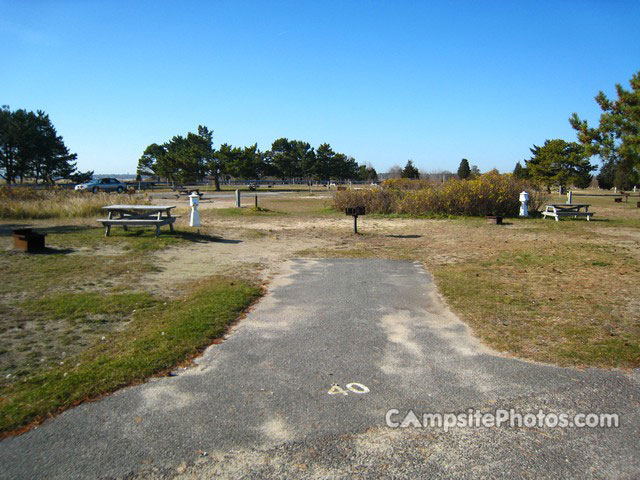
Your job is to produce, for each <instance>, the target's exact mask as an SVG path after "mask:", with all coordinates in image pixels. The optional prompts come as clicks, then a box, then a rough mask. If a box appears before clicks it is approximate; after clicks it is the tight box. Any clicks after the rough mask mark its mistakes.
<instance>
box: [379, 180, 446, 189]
mask: <svg viewBox="0 0 640 480" xmlns="http://www.w3.org/2000/svg"><path fill="white" fill-rule="evenodd" d="M433 183H434V182H431V181H430V180H427V179H420V180H412V179H410V178H389V179H387V180H384V181H383V182H382V183H381V184H380V186H381V187H382V188H385V189H389V190H423V189H425V188H430V187H431V186H433ZM436 183H437V182H436Z"/></svg>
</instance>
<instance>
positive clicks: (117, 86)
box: [0, 0, 640, 173]
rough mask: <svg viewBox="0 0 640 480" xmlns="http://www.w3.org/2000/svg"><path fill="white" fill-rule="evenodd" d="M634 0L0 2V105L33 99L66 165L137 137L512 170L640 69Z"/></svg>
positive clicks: (92, 162)
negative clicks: (207, 133)
mask: <svg viewBox="0 0 640 480" xmlns="http://www.w3.org/2000/svg"><path fill="white" fill-rule="evenodd" d="M638 25H640V2H638V1H615V0H613V1H601V2H595V1H589V0H582V1H560V0H558V1H555V2H540V1H535V2H534V1H531V2H507V1H504V2H492V1H482V2H480V1H457V2H456V1H452V2H427V1H424V2H400V1H397V2H391V1H385V2H383V1H379V2H373V1H360V2H356V1H339V2H303V1H292V2H271V1H263V2H241V1H230V2H211V1H202V2H188V1H168V0H166V1H165V0H155V1H151V2H142V1H140V2H124V1H123V2H108V1H104V2H97V1H96V2H91V1H67V2H65V1H49V2H43V1H35V0H32V1H3V0H0V58H1V59H2V61H1V62H0V103H1V104H7V105H9V106H10V107H11V108H12V109H17V108H26V109H30V110H36V109H42V110H44V111H45V112H47V113H48V114H49V115H50V117H51V119H52V120H53V122H54V124H55V126H56V127H57V129H58V132H59V134H61V135H62V136H63V137H64V140H65V143H66V144H67V146H68V147H69V148H70V149H71V151H73V152H77V153H78V167H79V168H80V169H81V170H88V169H91V170H95V171H96V173H126V172H135V168H136V164H137V159H138V158H139V157H140V155H141V154H142V151H143V150H144V148H145V147H146V146H147V145H148V144H150V143H153V142H158V143H162V142H164V141H167V140H169V139H170V138H171V136H173V135H176V134H186V133H187V132H188V131H195V130H196V129H197V126H198V124H203V125H206V126H208V127H209V128H211V129H213V130H214V141H215V143H216V145H219V144H220V143H224V142H227V143H231V144H233V145H239V146H244V145H249V144H253V143H254V142H258V146H259V147H260V148H261V149H263V150H264V149H268V148H269V147H270V145H271V142H272V141H273V140H274V139H276V138H278V137H288V138H290V139H301V140H306V141H308V142H310V143H311V144H312V145H313V146H317V145H319V144H320V143H322V142H329V143H330V144H331V145H332V146H333V147H334V149H335V150H337V151H340V152H343V153H346V154H349V155H352V156H354V157H355V158H356V159H357V160H358V161H359V162H361V163H364V162H370V163H372V164H373V165H374V166H375V167H376V168H377V169H378V170H379V171H386V170H387V169H388V168H389V167H391V166H392V165H394V164H401V165H404V164H405V163H406V161H407V159H413V160H414V162H415V163H416V164H417V166H418V167H419V168H420V169H422V170H426V171H433V170H440V169H449V170H455V169H457V167H458V164H459V162H460V159H461V158H463V157H466V158H468V159H469V161H470V162H471V163H472V164H476V165H478V166H479V167H480V169H481V170H483V171H484V170H488V169H490V168H494V167H495V168H498V169H500V170H502V171H510V170H512V169H513V166H514V165H515V163H516V161H518V160H522V159H524V158H528V156H529V153H530V152H529V148H530V147H531V146H532V145H533V144H534V143H535V144H541V143H543V142H544V140H545V139H547V138H564V139H566V140H574V139H575V134H574V132H573V130H572V129H571V127H570V125H569V123H568V118H569V116H570V115H571V113H572V112H574V111H575V112H578V113H579V114H580V115H581V116H583V117H585V118H587V119H591V120H597V118H598V116H599V110H598V107H597V105H596V103H595V101H594V100H593V97H594V96H595V95H596V94H597V92H598V91H599V90H604V91H605V92H607V93H612V92H613V91H614V85H615V83H622V84H623V85H627V86H628V80H629V79H630V78H631V75H632V74H633V73H634V72H636V71H638V70H640V41H639V40H638Z"/></svg>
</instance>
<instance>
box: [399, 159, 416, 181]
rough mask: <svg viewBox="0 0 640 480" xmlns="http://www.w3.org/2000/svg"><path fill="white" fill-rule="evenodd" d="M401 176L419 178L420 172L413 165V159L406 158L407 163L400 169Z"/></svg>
mask: <svg viewBox="0 0 640 480" xmlns="http://www.w3.org/2000/svg"><path fill="white" fill-rule="evenodd" d="M402 178H412V179H418V178H420V172H419V171H418V169H417V168H416V167H415V166H414V165H413V160H408V161H407V164H406V165H405V167H404V169H403V170H402Z"/></svg>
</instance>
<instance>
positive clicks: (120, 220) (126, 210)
mask: <svg viewBox="0 0 640 480" xmlns="http://www.w3.org/2000/svg"><path fill="white" fill-rule="evenodd" d="M172 208H176V206H175V205H108V206H106V207H102V210H106V212H107V218H101V219H98V221H99V222H102V225H104V227H105V229H104V236H105V237H108V236H109V233H110V232H111V227H112V226H118V225H119V226H122V228H124V230H125V231H126V230H127V227H147V226H155V227H156V237H157V236H158V235H160V227H162V226H163V225H169V228H170V229H171V231H172V232H173V222H175V221H176V218H179V217H177V216H172V215H171V209H172Z"/></svg>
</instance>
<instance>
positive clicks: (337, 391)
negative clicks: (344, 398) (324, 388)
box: [327, 383, 370, 395]
mask: <svg viewBox="0 0 640 480" xmlns="http://www.w3.org/2000/svg"><path fill="white" fill-rule="evenodd" d="M346 387H347V390H349V391H351V392H353V393H358V394H360V393H369V392H370V390H369V387H367V386H366V385H363V384H361V383H347V385H346ZM347 390H345V389H344V388H342V387H341V386H340V385H332V386H331V388H330V389H329V391H328V392H327V393H328V394H329V395H349V392H347Z"/></svg>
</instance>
